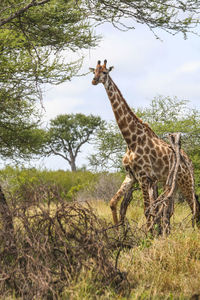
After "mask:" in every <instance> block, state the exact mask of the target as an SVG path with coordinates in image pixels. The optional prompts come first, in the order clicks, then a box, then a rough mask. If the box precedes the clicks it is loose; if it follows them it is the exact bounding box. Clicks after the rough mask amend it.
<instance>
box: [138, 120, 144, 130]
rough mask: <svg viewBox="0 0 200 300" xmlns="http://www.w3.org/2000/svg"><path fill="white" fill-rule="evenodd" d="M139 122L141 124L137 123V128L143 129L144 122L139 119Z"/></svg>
mask: <svg viewBox="0 0 200 300" xmlns="http://www.w3.org/2000/svg"><path fill="white" fill-rule="evenodd" d="M139 122H140V123H139V124H137V128H138V129H141V130H142V129H143V126H142V124H141V121H140V120H139Z"/></svg>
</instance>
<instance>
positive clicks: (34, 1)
mask: <svg viewBox="0 0 200 300" xmlns="http://www.w3.org/2000/svg"><path fill="white" fill-rule="evenodd" d="M50 1H51V0H41V1H40V2H36V0H32V1H31V2H30V3H29V4H27V5H26V6H25V7H23V8H21V9H19V10H18V11H17V12H15V13H14V14H12V15H11V16H10V17H8V18H4V19H1V20H0V26H3V25H5V24H7V23H9V22H10V21H12V20H13V19H16V18H17V17H19V16H20V15H22V14H23V13H24V12H26V11H27V10H28V9H30V8H31V7H33V6H40V5H44V4H46V3H48V2H50Z"/></svg>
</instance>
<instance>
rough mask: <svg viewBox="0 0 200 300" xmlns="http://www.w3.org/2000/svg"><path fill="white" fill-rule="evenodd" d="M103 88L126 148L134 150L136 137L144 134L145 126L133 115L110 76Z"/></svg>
mask: <svg viewBox="0 0 200 300" xmlns="http://www.w3.org/2000/svg"><path fill="white" fill-rule="evenodd" d="M104 87H105V89H106V92H107V94H108V98H109V99H110V103H111V106H112V109H113V112H114V115H115V119H116V121H117V124H118V126H119V129H120V131H121V133H122V135H123V137H124V139H125V141H126V143H127V145H128V147H129V148H130V149H131V148H135V145H136V143H137V139H138V137H139V136H143V134H144V126H145V125H144V124H143V123H142V121H141V120H140V119H139V118H138V117H137V116H136V115H135V114H134V113H133V111H132V110H131V108H130V107H129V105H128V104H127V102H126V101H125V99H124V98H123V96H122V94H121V92H120V90H119V89H118V87H117V86H116V84H115V83H114V81H113V80H112V79H111V77H110V76H108V78H107V81H106V82H105V83H104Z"/></svg>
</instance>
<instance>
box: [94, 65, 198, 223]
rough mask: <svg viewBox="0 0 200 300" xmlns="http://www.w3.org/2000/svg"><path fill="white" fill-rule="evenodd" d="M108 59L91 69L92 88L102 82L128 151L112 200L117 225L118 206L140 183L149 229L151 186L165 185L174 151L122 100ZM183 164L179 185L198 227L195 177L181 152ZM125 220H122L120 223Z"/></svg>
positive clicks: (111, 205) (189, 163) (179, 175)
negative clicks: (118, 185) (117, 187)
mask: <svg viewBox="0 0 200 300" xmlns="http://www.w3.org/2000/svg"><path fill="white" fill-rule="evenodd" d="M106 65H107V60H104V64H103V65H101V61H100V60H99V61H98V62H97V66H96V68H95V69H94V68H90V71H92V72H93V73H94V78H93V80H92V84H93V85H97V84H99V83H102V84H103V85H104V87H105V90H106V93H107V95H108V98H109V100H110V103H111V106H112V110H113V113H114V115H115V119H116V122H117V124H118V127H119V129H120V131H121V133H122V136H123V138H124V140H125V141H126V144H127V151H126V154H125V156H124V157H123V160H122V161H123V165H124V167H125V170H126V177H125V179H124V181H123V182H122V184H121V187H120V188H119V190H118V191H117V193H116V194H115V195H114V196H113V197H112V199H111V200H110V208H111V210H112V215H113V221H114V224H116V225H117V224H118V223H119V221H118V216H117V203H118V202H119V200H120V199H121V198H122V197H123V196H125V195H126V194H127V193H129V194H130V191H131V190H132V188H133V184H134V183H135V182H138V183H139V185H140V187H141V190H142V193H143V199H144V214H145V217H146V219H147V228H148V226H150V216H149V210H150V205H151V201H152V198H151V196H150V193H149V187H151V188H152V189H154V188H155V186H156V185H157V183H158V182H161V184H163V185H164V184H165V182H166V179H167V176H168V173H169V165H170V159H171V157H172V148H171V147H170V145H169V144H167V143H166V142H165V141H163V140H162V139H160V138H159V137H158V136H157V135H156V133H155V132H154V131H153V130H152V129H151V128H150V127H149V126H148V124H147V123H144V122H143V121H142V120H141V119H139V118H138V117H137V116H136V115H135V113H134V112H133V110H132V109H131V108H130V107H129V105H128V104H127V102H126V100H125V99H124V98H123V96H122V94H121V92H120V90H119V89H118V87H117V85H116V84H115V83H114V81H113V80H112V78H111V77H110V75H109V73H110V71H112V69H113V67H109V68H107V66H106ZM181 157H182V159H181V163H180V167H179V171H178V176H177V185H178V188H179V189H180V190H181V192H182V194H183V195H184V197H185V199H186V201H187V202H188V204H189V206H190V209H191V211H192V214H193V217H194V218H195V220H196V223H197V225H198V224H200V203H199V202H198V198H197V196H196V195H195V192H194V180H193V174H191V171H190V169H189V167H188V165H189V166H191V169H192V170H193V168H192V162H191V160H190V159H189V158H188V156H187V155H186V153H185V152H184V151H183V150H181ZM120 221H122V220H120Z"/></svg>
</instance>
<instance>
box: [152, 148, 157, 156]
mask: <svg viewBox="0 0 200 300" xmlns="http://www.w3.org/2000/svg"><path fill="white" fill-rule="evenodd" d="M151 154H152V155H153V156H154V157H157V153H156V150H155V149H151Z"/></svg>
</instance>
